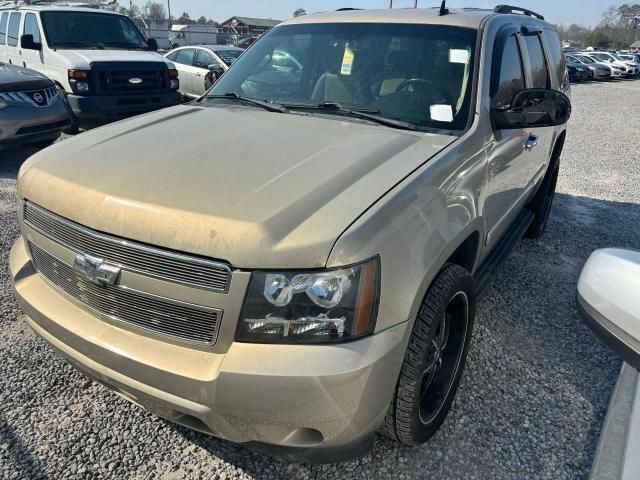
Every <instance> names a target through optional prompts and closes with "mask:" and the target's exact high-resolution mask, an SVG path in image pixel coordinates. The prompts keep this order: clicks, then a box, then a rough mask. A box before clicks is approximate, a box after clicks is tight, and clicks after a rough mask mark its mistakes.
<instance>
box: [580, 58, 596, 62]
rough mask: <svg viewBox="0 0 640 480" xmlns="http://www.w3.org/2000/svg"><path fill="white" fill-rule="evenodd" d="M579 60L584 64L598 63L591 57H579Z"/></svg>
mask: <svg viewBox="0 0 640 480" xmlns="http://www.w3.org/2000/svg"><path fill="white" fill-rule="evenodd" d="M578 60H580V61H581V62H582V63H596V61H595V60H594V59H592V58H589V57H578Z"/></svg>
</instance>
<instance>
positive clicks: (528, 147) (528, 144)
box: [524, 135, 539, 150]
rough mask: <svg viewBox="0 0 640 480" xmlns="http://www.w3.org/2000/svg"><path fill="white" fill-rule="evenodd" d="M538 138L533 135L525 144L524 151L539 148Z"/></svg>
mask: <svg viewBox="0 0 640 480" xmlns="http://www.w3.org/2000/svg"><path fill="white" fill-rule="evenodd" d="M538 140H539V138H538V136H537V135H531V136H530V137H529V138H528V139H527V141H526V142H525V144H524V149H525V150H533V147H537V146H538Z"/></svg>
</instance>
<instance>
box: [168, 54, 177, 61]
mask: <svg viewBox="0 0 640 480" xmlns="http://www.w3.org/2000/svg"><path fill="white" fill-rule="evenodd" d="M178 53H179V52H171V53H170V54H169V55H167V59H168V60H171V61H172V62H175V61H176V57H177V56H178Z"/></svg>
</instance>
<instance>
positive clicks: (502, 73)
mask: <svg viewBox="0 0 640 480" xmlns="http://www.w3.org/2000/svg"><path fill="white" fill-rule="evenodd" d="M495 61H496V62H498V63H497V64H498V65H500V67H499V68H500V69H499V70H498V71H497V73H494V75H496V76H495V77H494V79H493V85H492V87H493V88H492V91H493V92H495V93H494V94H493V100H492V105H493V108H506V107H508V106H509V105H511V100H512V99H513V96H514V95H515V94H516V93H517V92H519V91H520V90H524V75H523V73H522V56H521V55H520V47H519V46H518V41H517V39H516V36H515V35H511V36H509V37H508V38H507V40H506V42H505V44H504V50H503V51H502V57H498V58H497V59H495ZM494 72H495V70H494Z"/></svg>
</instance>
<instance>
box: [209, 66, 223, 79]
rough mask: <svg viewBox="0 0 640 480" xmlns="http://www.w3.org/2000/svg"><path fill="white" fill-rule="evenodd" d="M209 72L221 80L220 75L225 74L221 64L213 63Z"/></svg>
mask: <svg viewBox="0 0 640 480" xmlns="http://www.w3.org/2000/svg"><path fill="white" fill-rule="evenodd" d="M209 71H210V72H212V73H213V74H214V75H215V76H216V78H219V77H220V75H222V74H223V73H224V68H222V65H220V64H219V63H212V64H211V65H209Z"/></svg>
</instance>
